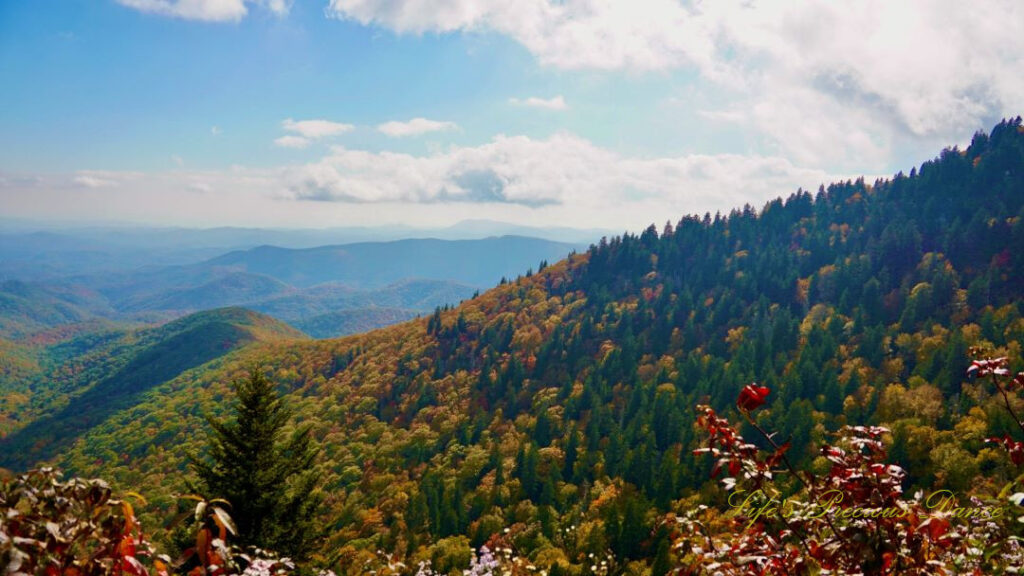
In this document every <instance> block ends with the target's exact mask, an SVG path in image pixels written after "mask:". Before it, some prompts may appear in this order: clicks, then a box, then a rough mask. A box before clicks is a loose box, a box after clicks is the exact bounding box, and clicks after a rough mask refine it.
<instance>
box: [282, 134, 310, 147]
mask: <svg viewBox="0 0 1024 576" xmlns="http://www.w3.org/2000/svg"><path fill="white" fill-rule="evenodd" d="M274 144H276V145H278V146H280V147H281V148H305V147H306V146H309V140H308V139H306V138H303V137H302V136H281V137H280V138H277V139H275V140H274Z"/></svg>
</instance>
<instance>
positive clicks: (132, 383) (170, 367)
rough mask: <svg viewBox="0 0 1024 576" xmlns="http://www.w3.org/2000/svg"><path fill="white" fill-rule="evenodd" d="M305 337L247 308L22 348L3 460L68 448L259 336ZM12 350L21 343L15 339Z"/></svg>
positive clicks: (3, 381) (6, 386)
mask: <svg viewBox="0 0 1024 576" xmlns="http://www.w3.org/2000/svg"><path fill="white" fill-rule="evenodd" d="M302 338H305V335H303V334H302V333H301V332H298V331H297V330H295V329H293V328H291V327H289V326H287V325H285V324H282V323H280V322H278V321H276V320H274V319H272V318H269V317H267V316H264V315H262V314H259V313H256V312H252V311H249V310H244V309H241V308H224V309H220V310H211V311H207V312H200V313H198V314H193V315H191V316H187V317H185V318H181V319H178V320H175V321H174V322H169V323H167V324H165V325H163V326H160V327H157V328H149V329H139V330H132V329H126V328H122V327H118V326H114V325H100V326H94V327H93V328H92V329H90V330H88V331H85V332H84V333H83V334H81V335H78V336H72V337H70V338H67V339H62V340H61V341H59V342H57V343H55V344H53V345H51V346H46V347H42V348H27V347H26V349H25V350H22V352H23V354H24V358H25V360H24V361H23V363H22V366H21V371H19V372H17V373H14V374H8V373H5V374H3V375H2V376H0V391H2V396H3V401H2V402H0V426H2V427H0V466H5V467H17V468H23V467H25V466H27V465H30V464H33V463H34V462H36V461H38V460H41V459H46V458H49V457H51V456H53V455H54V454H57V453H59V452H60V450H62V449H64V448H66V447H67V446H68V445H69V444H70V443H72V442H73V441H74V440H75V439H76V438H78V436H79V435H81V434H83V433H85V432H87V431H88V430H89V429H90V428H92V427H93V426H95V425H97V424H99V423H101V422H103V421H104V420H106V418H107V417H108V416H110V415H111V414H113V413H115V412H117V411H118V410H122V409H124V408H128V407H131V406H133V405H134V404H135V403H136V402H137V401H138V400H139V399H140V397H141V396H142V395H143V394H144V393H145V392H146V391H147V390H149V389H150V388H152V387H154V386H156V385H158V384H161V383H163V382H166V381H168V380H171V379H173V378H175V377H177V376H178V375H180V374H182V373H183V372H185V371H186V370H190V369H193V368H196V367H198V366H200V365H202V364H205V363H206V362H209V361H210V360H213V359H215V358H217V357H220V356H222V355H224V354H227V353H228V352H231V351H232V350H235V349H238V348H241V347H243V346H245V345H247V344H250V343H253V342H258V341H274V340H294V339H302ZM11 346H12V350H11V351H10V352H12V357H16V356H15V354H14V353H15V352H17V350H15V349H13V347H16V346H18V345H17V344H11Z"/></svg>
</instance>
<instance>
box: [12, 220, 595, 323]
mask: <svg viewBox="0 0 1024 576" xmlns="http://www.w3.org/2000/svg"><path fill="white" fill-rule="evenodd" d="M376 232H377V233H380V234H383V233H384V231H380V230H378V231H376ZM449 232H450V233H451V234H453V235H454V234H458V233H459V232H458V228H457V227H454V228H452V229H449ZM79 233H81V234H82V236H70V235H64V234H54V233H48V232H34V233H29V234H24V235H17V234H14V235H11V234H8V235H7V236H5V237H3V243H2V244H0V246H2V248H0V271H2V275H3V276H4V277H6V278H8V280H7V281H6V282H3V283H2V284H0V299H2V301H3V302H4V303H5V304H4V306H5V308H6V309H7V311H8V312H7V313H6V314H5V315H4V317H3V319H0V331H2V333H4V334H6V335H8V336H23V335H25V334H28V333H31V332H32V331H33V330H38V329H43V328H46V327H48V326H53V325H57V324H60V323H66V322H69V321H80V320H84V319H87V318H91V317H97V316H98V317H105V318H111V319H122V320H130V321H143V322H145V321H152V320H160V319H169V318H173V317H176V316H179V315H181V314H184V313H188V312H194V311H199V310H207V309H211V308H218V307H222V306H247V307H250V308H251V309H254V310H260V311H264V312H266V313H268V314H271V315H273V316H274V317H276V318H278V319H281V320H284V321H286V322H290V323H292V324H293V325H296V326H299V325H302V326H306V327H307V328H310V329H311V330H312V331H313V332H314V335H315V336H319V337H325V336H336V335H340V334H346V333H350V332H352V331H355V330H365V329H367V328H372V327H378V326H382V325H385V324H388V323H393V322H395V321H399V320H405V319H408V318H411V317H414V316H415V315H417V314H419V313H423V312H428V311H431V310H433V309H434V308H435V307H437V306H443V305H447V304H456V303H458V302H459V301H461V300H464V299H465V298H468V297H469V296H471V295H472V294H473V293H475V292H477V291H479V290H481V289H486V288H488V287H490V286H493V285H495V284H497V283H498V282H499V280H501V278H503V277H513V276H515V275H518V274H520V273H522V272H523V271H525V270H528V269H530V268H535V267H537V266H538V265H539V263H540V262H541V261H555V260H558V259H560V258H562V257H564V256H565V255H567V254H568V253H569V252H571V251H574V250H578V249H580V248H582V247H584V246H585V245H584V244H580V243H577V244H572V243H565V242H558V241H553V240H546V239H541V238H529V237H523V236H502V237H488V238H483V239H473V240H441V239H435V238H426V239H405V240H394V241H376V242H360V243H353V244H338V245H330V246H319V247H313V248H286V247H279V246H270V245H261V246H256V247H243V248H239V249H236V250H231V251H227V252H224V251H221V250H219V249H217V248H214V247H213V245H212V244H213V243H218V242H225V243H228V244H233V243H241V244H242V245H243V246H245V244H246V243H247V242H251V241H253V240H255V239H265V238H266V237H272V238H277V239H279V240H282V241H286V242H290V243H293V244H300V245H301V244H303V243H305V242H309V241H312V240H314V239H317V238H319V237H320V236H321V235H322V236H327V235H330V234H332V233H331V232H327V231H313V232H304V231H288V232H281V231H258V230H232V229H223V230H212V231H201V232H199V233H197V234H196V236H197V237H198V238H196V237H192V236H189V235H186V236H184V238H186V239H185V240H183V241H182V242H181V243H180V244H179V243H176V240H175V239H176V238H178V237H179V235H181V234H182V231H175V232H169V231H166V230H159V229H158V230H147V229H136V230H132V231H128V232H124V234H123V235H122V234H121V232H118V231H107V230H92V231H86V232H79ZM337 233H338V232H334V234H335V235H337ZM358 233H359V231H356V232H349V234H358ZM576 234H583V233H582V232H577V233H576ZM555 235H569V232H568V231H567V230H561V231H555ZM211 253H213V255H212V256H211ZM179 261H184V263H176V262H179ZM342 311H344V312H346V314H343V315H337V314H334V313H337V312H342ZM326 314H332V315H330V316H323V315H326Z"/></svg>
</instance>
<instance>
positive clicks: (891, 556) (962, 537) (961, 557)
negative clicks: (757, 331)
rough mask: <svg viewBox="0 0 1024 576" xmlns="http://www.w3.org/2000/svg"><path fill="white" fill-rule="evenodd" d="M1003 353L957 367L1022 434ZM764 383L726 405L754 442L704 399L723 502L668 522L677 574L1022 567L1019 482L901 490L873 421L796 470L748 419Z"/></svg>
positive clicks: (901, 474)
mask: <svg viewBox="0 0 1024 576" xmlns="http://www.w3.org/2000/svg"><path fill="white" fill-rule="evenodd" d="M1007 366H1008V362H1007V359H1006V358H996V359H988V358H986V359H980V360H975V361H974V362H972V363H971V366H970V368H969V369H968V374H969V375H972V376H975V377H976V378H978V379H980V380H983V381H985V382H987V383H988V384H989V385H990V386H992V387H993V388H994V389H995V391H996V392H998V393H999V394H1001V395H1002V397H1003V399H1004V400H1005V407H1006V410H1007V411H1008V412H1009V414H1010V415H1011V416H1012V417H1013V419H1014V420H1015V421H1016V423H1017V424H1018V425H1019V426H1020V428H1021V430H1022V431H1024V422H1022V421H1021V420H1020V419H1019V418H1018V417H1017V415H1016V412H1015V411H1014V409H1013V407H1012V402H1011V399H1010V396H1009V395H1010V394H1011V393H1014V394H1015V393H1016V392H1017V391H1019V390H1021V389H1022V388H1024V386H1022V384H1024V372H1021V373H1018V374H1016V375H1012V374H1011V373H1010V371H1009V370H1008V368H1007ZM768 392H769V390H768V388H766V387H764V386H757V385H754V384H751V385H748V386H746V387H745V388H743V390H742V391H741V392H740V395H739V398H738V400H737V407H738V408H739V409H740V412H741V414H742V415H743V417H744V418H745V419H746V420H747V421H748V423H749V424H750V425H751V427H752V428H754V429H755V430H756V431H757V432H758V434H759V435H760V438H759V440H760V441H761V446H760V447H759V446H755V445H754V444H753V443H751V442H748V441H747V440H745V439H744V438H743V437H742V436H741V435H740V433H739V432H738V431H737V429H736V428H735V427H734V426H733V425H732V424H731V423H730V422H729V421H728V420H727V419H726V418H723V417H721V416H719V415H718V414H716V413H715V411H714V410H713V409H711V408H710V407H708V406H701V407H699V409H698V411H699V413H700V416H699V418H698V425H699V426H700V427H701V428H702V429H703V430H704V432H705V434H706V436H707V446H706V447H704V448H700V449H698V450H696V453H698V454H709V455H711V456H713V457H714V458H715V459H716V462H715V466H714V468H713V469H712V476H718V475H723V477H722V479H721V483H722V485H723V486H724V487H725V488H726V489H727V490H728V491H729V496H728V504H729V506H731V507H732V510H731V511H729V512H728V513H727V514H726V516H725V518H721V517H719V516H717V515H716V514H715V513H714V512H713V511H711V510H709V509H708V508H707V507H706V506H701V507H699V508H698V509H697V510H694V511H691V512H690V513H688V514H685V515H682V516H679V517H678V518H676V520H675V522H676V526H675V529H676V542H675V548H676V551H677V553H678V555H679V557H680V558H681V560H682V567H681V569H680V572H681V573H682V574H695V575H696V574H723V575H732V574H735V575H752V576H753V575H780V576H781V575H795V574H819V573H821V574H826V573H827V574H840V575H853V574H868V575H880V576H883V575H921V576H924V575H934V574H973V575H979V576H980V575H982V574H1015V573H1017V572H1018V570H1019V569H1020V567H1022V566H1024V547H1022V546H1021V544H1020V539H1019V537H1018V536H1019V534H1020V533H1021V522H1022V521H1024V516H1021V510H1020V509H1017V510H1014V508H1017V507H1018V506H1019V505H1020V504H1021V503H1022V501H1024V493H1022V492H1016V493H1015V494H1013V495H1012V496H1010V495H1009V494H1010V493H1011V492H1013V491H1015V490H1017V489H1019V481H1020V478H1018V481H1017V482H1014V483H1011V484H1009V485H1007V486H1006V487H1005V488H1004V489H1003V490H1002V491H1001V492H1000V493H999V494H997V495H991V496H989V497H985V496H983V495H980V494H975V495H960V494H955V493H953V492H952V491H948V490H940V491H936V492H932V493H925V492H923V491H919V492H916V493H915V494H913V495H907V494H904V491H903V487H904V483H905V478H906V473H905V471H904V470H903V468H901V467H900V466H898V465H895V464H892V463H890V462H889V459H888V455H887V452H886V442H885V439H886V437H887V436H889V435H890V430H888V429H887V428H884V427H879V426H847V427H845V428H843V429H842V430H841V431H840V432H839V433H838V435H837V440H836V441H835V442H834V443H832V444H829V445H825V446H823V447H822V448H821V450H820V452H821V456H822V457H823V458H824V459H825V461H826V462H827V467H826V470H825V471H824V473H821V474H814V473H811V472H807V471H802V470H797V469H795V468H794V467H793V466H792V464H791V463H790V462H789V460H788V459H787V457H786V452H787V451H788V449H789V444H779V443H777V442H776V441H775V439H774V435H773V434H769V433H767V432H765V431H764V430H763V429H762V428H761V427H760V426H759V425H758V424H757V423H756V421H755V420H754V418H753V417H752V415H751V411H752V410H756V409H757V408H759V407H760V406H761V405H762V404H763V398H764V396H766V395H767V394H768ZM989 442H992V443H996V444H999V445H1001V446H1002V447H1003V448H1005V449H1006V451H1007V453H1008V455H1009V457H1010V458H1011V460H1012V461H1013V463H1014V464H1016V465H1018V466H1019V465H1021V463H1022V454H1024V444H1022V443H1021V442H1019V441H1016V440H1013V439H1012V438H1011V437H1010V436H1004V437H1002V438H990V439H989Z"/></svg>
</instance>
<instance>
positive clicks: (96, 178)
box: [71, 170, 142, 189]
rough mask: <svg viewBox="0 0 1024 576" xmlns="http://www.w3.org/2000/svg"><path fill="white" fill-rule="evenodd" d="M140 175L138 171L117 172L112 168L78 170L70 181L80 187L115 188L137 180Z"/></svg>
mask: <svg viewBox="0 0 1024 576" xmlns="http://www.w3.org/2000/svg"><path fill="white" fill-rule="evenodd" d="M141 176H142V174H140V173H139V172H119V171H114V170H79V171H78V172H76V173H75V176H74V177H73V178H72V179H71V182H72V183H73V184H74V185H75V186H77V187H81V188H93V189H95V188H115V187H117V186H120V185H121V184H123V183H124V182H127V181H130V180H137V179H139V178H140V177H141Z"/></svg>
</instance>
